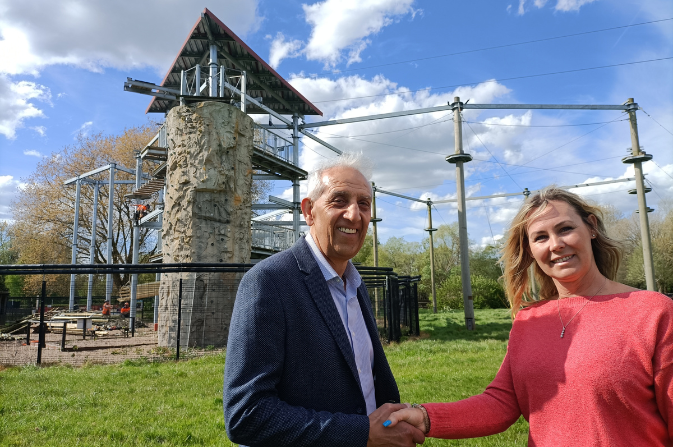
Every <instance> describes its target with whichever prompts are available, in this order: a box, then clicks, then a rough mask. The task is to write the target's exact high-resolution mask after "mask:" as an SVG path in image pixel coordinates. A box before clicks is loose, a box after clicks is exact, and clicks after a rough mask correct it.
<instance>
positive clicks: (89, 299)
mask: <svg viewBox="0 0 673 447" xmlns="http://www.w3.org/2000/svg"><path fill="white" fill-rule="evenodd" d="M99 189H100V182H96V184H95V185H94V188H93V216H92V217H91V244H90V245H89V264H93V263H94V261H95V260H96V225H97V224H98V192H99ZM92 304H93V275H91V274H90V275H89V285H88V287H87V291H86V310H87V312H90V311H91V305H92Z"/></svg>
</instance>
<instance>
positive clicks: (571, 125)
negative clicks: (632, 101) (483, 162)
mask: <svg viewBox="0 0 673 447" xmlns="http://www.w3.org/2000/svg"><path fill="white" fill-rule="evenodd" d="M618 121H628V119H623V120H618ZM463 122H465V123H470V124H482V125H484V126H501V127H578V126H593V125H598V124H610V123H612V122H616V121H601V122H598V123H582V124H555V125H545V126H537V125H532V124H496V123H487V122H484V121H467V120H465V121H463Z"/></svg>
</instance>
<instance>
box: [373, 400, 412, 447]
mask: <svg viewBox="0 0 673 447" xmlns="http://www.w3.org/2000/svg"><path fill="white" fill-rule="evenodd" d="M409 407H410V406H409V404H383V405H381V406H380V407H379V408H377V409H376V411H374V412H373V413H372V414H370V415H369V439H368V440H367V447H374V446H393V447H414V446H415V445H416V444H423V443H424V442H425V435H424V434H423V431H422V430H421V429H419V427H422V426H423V413H422V412H421V411H420V410H418V409H416V408H409ZM416 411H418V412H419V413H421V418H420V424H415V423H408V422H407V418H409V422H411V421H412V420H414V421H415V416H414V413H415V412H416ZM388 421H390V423H388V424H387V425H384V423H387V422H388Z"/></svg>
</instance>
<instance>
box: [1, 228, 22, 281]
mask: <svg viewBox="0 0 673 447" xmlns="http://www.w3.org/2000/svg"><path fill="white" fill-rule="evenodd" d="M11 230H12V229H11V226H10V224H9V223H8V222H5V221H0V265H8V264H14V263H16V261H17V259H19V253H18V251H17V249H16V247H15V246H14V243H13V242H14V241H13V239H12V235H11V234H12V233H11ZM6 280H7V276H6V275H0V292H4V291H7V290H8V289H9V288H8V286H7V285H6V283H5V281H6Z"/></svg>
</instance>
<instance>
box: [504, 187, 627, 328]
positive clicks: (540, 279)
mask: <svg viewBox="0 0 673 447" xmlns="http://www.w3.org/2000/svg"><path fill="white" fill-rule="evenodd" d="M552 200H553V201H559V202H565V203H567V204H568V205H570V206H572V207H573V209H574V210H575V212H577V214H579V216H580V217H581V218H582V220H583V221H584V223H585V224H587V225H588V226H589V228H591V230H592V232H593V233H595V234H596V237H595V238H594V239H592V240H591V248H592V250H593V254H594V259H595V261H596V266H597V267H598V270H599V271H600V272H601V274H603V275H604V276H605V277H607V278H608V279H611V280H613V279H615V277H616V276H617V270H618V269H619V263H620V261H621V258H622V251H621V247H620V246H619V244H618V243H617V242H616V241H614V240H612V239H610V238H609V237H608V235H607V233H606V231H605V225H604V224H603V213H602V212H601V210H600V208H598V207H596V206H592V205H589V204H588V203H587V202H586V201H584V199H582V198H581V197H580V196H578V195H576V194H573V193H571V192H568V191H566V190H564V189H560V188H557V187H555V186H550V187H547V188H545V189H542V190H540V191H539V192H538V193H536V194H534V195H532V196H531V197H529V198H528V199H526V201H525V202H524V204H523V206H522V207H521V209H520V210H519V212H518V213H517V215H516V217H514V220H513V221H512V225H511V226H510V228H509V231H508V233H507V239H506V242H505V247H504V249H503V255H502V258H501V261H502V262H503V264H504V274H503V278H504V282H505V292H506V293H507V299H508V300H509V304H510V306H511V309H512V310H511V312H512V317H514V316H516V313H517V312H518V311H519V310H520V309H521V308H523V307H526V306H528V305H531V304H533V303H535V302H538V301H541V300H546V299H549V298H552V297H553V296H555V295H557V294H558V291H557V290H556V285H555V284H554V281H553V280H552V278H551V277H550V276H548V275H547V274H546V273H544V272H543V271H542V269H541V268H540V266H539V265H537V263H535V259H534V258H533V256H532V255H531V253H530V249H529V245H528V225H529V223H530V222H531V221H532V220H533V219H535V218H536V217H538V216H539V215H540V214H542V213H543V212H544V210H545V208H546V207H547V203H548V202H549V201H552ZM589 216H594V217H595V218H596V225H593V224H592V223H591V221H590V220H589ZM531 264H534V265H535V267H534V271H535V281H536V282H537V284H538V295H537V296H535V294H534V293H533V289H532V283H531V280H530V277H529V270H528V267H530V265H531Z"/></svg>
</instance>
